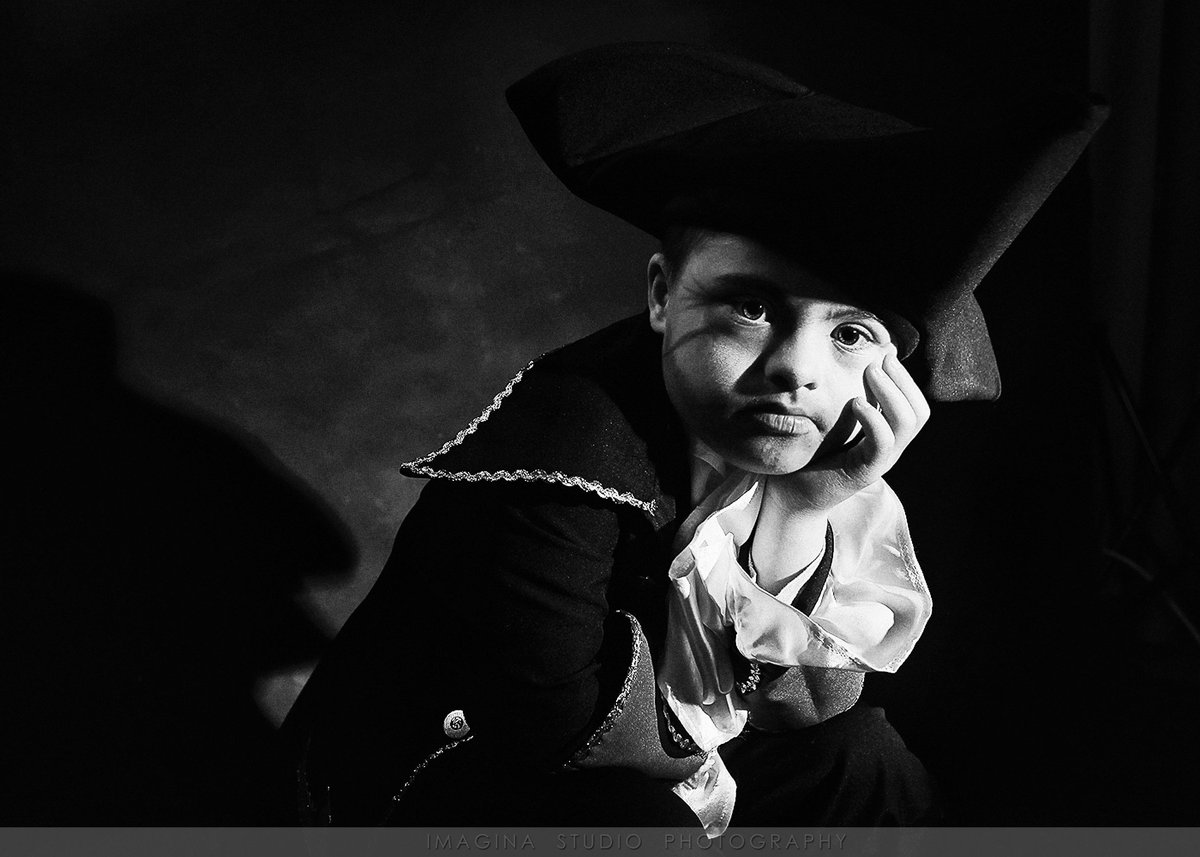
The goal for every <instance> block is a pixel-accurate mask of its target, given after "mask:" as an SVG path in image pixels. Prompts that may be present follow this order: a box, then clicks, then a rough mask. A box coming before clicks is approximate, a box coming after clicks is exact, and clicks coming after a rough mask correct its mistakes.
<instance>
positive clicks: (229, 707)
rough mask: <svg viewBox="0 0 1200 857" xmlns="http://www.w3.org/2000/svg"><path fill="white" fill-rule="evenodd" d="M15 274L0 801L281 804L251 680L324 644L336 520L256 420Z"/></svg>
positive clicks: (260, 810)
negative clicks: (217, 422)
mask: <svg viewBox="0 0 1200 857" xmlns="http://www.w3.org/2000/svg"><path fill="white" fill-rule="evenodd" d="M6 279H7V281H8V282H7V286H6V287H5V289H4V290H3V291H2V292H0V295H2V297H0V318H3V319H4V322H3V326H4V328H5V330H4V335H3V343H4V344H3V351H4V386H5V388H6V392H5V395H4V397H5V400H6V401H5V412H6V414H7V415H8V416H7V417H6V422H8V423H9V428H10V432H9V433H8V436H9V438H10V440H9V441H8V444H7V449H6V452H7V456H6V458H7V461H6V466H5V468H4V469H5V476H4V483H5V493H6V494H7V495H8V497H9V504H8V505H9V512H8V513H7V515H6V517H5V519H4V529H5V532H4V534H3V544H2V547H0V557H2V559H0V567H2V568H3V573H2V577H0V580H3V594H2V596H0V604H2V605H3V606H2V608H0V610H2V611H3V612H2V614H0V616H2V619H0V628H2V631H0V634H2V635H3V637H4V642H3V646H2V647H3V652H4V658H5V661H6V663H5V664H4V670H3V675H4V677H5V683H6V688H7V692H6V694H5V700H4V703H3V709H4V710H3V714H2V715H0V717H2V718H3V719H4V720H5V721H7V722H6V723H5V724H4V728H3V732H4V735H5V742H4V745H5V749H4V750H3V757H4V758H3V759H2V761H0V822H2V823H8V824H47V823H52V824H151V825H154V824H168V825H177V824H188V825H192V824H195V825H211V824H221V825H241V824H264V823H274V822H278V821H280V820H281V818H280V816H278V815H277V813H278V812H279V811H280V809H279V808H280V807H283V808H286V807H287V801H288V799H289V795H288V794H287V791H286V790H287V788H288V783H287V781H286V778H285V777H282V776H280V774H281V772H282V771H283V770H284V769H283V768H282V767H281V766H280V764H279V760H278V759H277V749H276V745H275V741H276V736H275V730H274V728H273V727H272V726H271V724H270V723H269V722H268V720H267V719H266V718H265V717H264V716H263V715H262V714H261V713H260V712H259V710H258V709H257V708H256V706H255V703H254V700H253V690H254V683H255V679H256V677H257V676H259V675H261V674H262V673H264V672H265V671H267V670H270V669H275V668H279V667H282V666H286V665H289V664H295V663H299V662H302V661H305V660H312V659H314V658H315V656H316V654H317V653H318V652H319V650H320V647H321V646H322V645H323V643H324V638H323V635H322V634H321V633H320V632H319V631H318V629H317V628H316V627H315V626H314V625H313V624H312V622H311V621H310V620H309V619H308V618H306V616H305V614H304V613H303V611H302V610H301V609H300V608H299V607H298V606H297V603H296V601H295V593H297V592H298V591H299V589H300V584H301V580H302V578H305V577H308V578H310V579H311V578H312V577H314V576H320V577H324V578H331V577H335V576H339V575H340V574H342V573H345V572H348V571H349V570H350V568H351V567H352V566H353V563H354V560H355V549H354V546H353V544H352V541H351V539H350V538H349V536H348V534H347V531H346V530H345V528H344V527H343V525H342V524H341V522H340V521H339V520H338V519H337V518H336V517H335V516H334V515H333V514H332V513H331V512H330V511H329V509H328V508H327V507H326V506H325V505H324V504H323V503H322V502H321V501H320V500H319V499H318V498H317V497H316V495H315V494H314V493H313V492H312V491H310V490H308V489H307V488H306V487H305V486H303V485H301V484H299V483H298V482H297V480H296V479H295V477H293V476H291V475H290V474H288V473H287V472H286V471H285V470H284V468H283V467H282V466H281V465H280V464H279V463H278V462H276V461H275V460H274V459H273V457H272V456H271V455H270V453H269V452H268V451H267V450H266V449H265V448H264V447H263V446H262V445H261V444H260V443H258V442H256V441H255V440H254V439H252V438H248V437H245V436H240V435H239V434H238V433H237V432H236V431H234V430H231V429H229V428H228V427H217V426H214V425H213V424H212V423H211V422H209V421H207V420H203V419H200V418H197V417H196V416H192V415H187V414H184V413H180V412H178V411H177V410H173V409H171V408H167V407H164V406H163V405H160V404H157V403H155V402H153V401H151V400H150V399H148V398H146V397H144V396H142V395H140V394H138V393H137V392H135V391H133V390H132V389H130V388H129V387H128V386H126V385H125V384H123V383H122V382H121V381H120V380H119V379H118V378H117V376H116V373H115V360H114V354H115V342H114V334H113V320H112V315H111V312H110V310H109V308H108V307H107V306H106V305H105V304H103V303H102V302H100V301H98V300H96V299H94V298H90V297H87V296H85V295H83V294H81V293H79V292H77V291H75V290H73V289H71V288H67V287H64V286H62V285H60V284H55V283H50V282H46V281H44V280H42V279H41V278H39V277H36V276H29V275H17V276H13V275H11V274H10V275H9V276H8V277H7V278H6ZM13 428H15V429H16V431H15V433H14V432H12V431H11V429H13Z"/></svg>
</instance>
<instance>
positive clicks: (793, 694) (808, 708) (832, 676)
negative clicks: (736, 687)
mask: <svg viewBox="0 0 1200 857" xmlns="http://www.w3.org/2000/svg"><path fill="white" fill-rule="evenodd" d="M864 676H865V673H861V672H858V671H857V670H839V669H832V668H829V667H809V666H798V667H791V668H790V669H788V670H787V671H786V672H784V673H783V675H781V676H779V677H778V678H777V679H775V680H774V681H771V682H767V683H765V684H761V685H759V687H758V689H757V690H755V691H754V692H752V693H749V694H747V695H746V696H744V697H743V698H744V699H745V701H746V704H747V705H748V706H749V708H750V716H749V723H750V725H751V726H753V727H755V728H756V729H762V730H763V731H766V732H783V731H785V730H789V729H804V728H806V727H808V726H815V725H816V724H818V723H821V722H822V721H825V720H828V719H829V718H830V717H833V716H834V715H836V714H841V713H842V712H843V711H846V710H847V709H849V708H850V707H851V706H852V705H854V703H856V702H857V701H858V698H859V695H860V694H861V693H862V688H863V678H864Z"/></svg>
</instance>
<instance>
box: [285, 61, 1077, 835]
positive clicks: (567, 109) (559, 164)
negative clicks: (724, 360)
mask: <svg viewBox="0 0 1200 857" xmlns="http://www.w3.org/2000/svg"><path fill="white" fill-rule="evenodd" d="M509 100H510V104H511V105H512V106H513V108H514V111H515V112H516V113H517V115H518V118H519V119H520V120H521V122H522V125H523V127H524V128H525V129H526V131H527V133H528V134H529V136H530V138H531V140H532V142H533V143H534V145H535V147H536V148H537V149H538V151H539V153H540V154H541V155H542V157H543V158H544V159H545V160H546V161H547V163H548V164H549V165H550V167H551V168H552V169H553V170H554V171H555V173H556V174H557V175H559V176H560V178H562V179H563V181H564V182H565V183H566V185H567V186H568V187H569V188H570V189H571V190H572V191H574V192H575V193H577V194H579V195H580V196H582V197H583V198H585V199H587V200H589V201H590V202H593V203H595V204H597V205H600V206H601V207H603V208H606V209H608V210H610V211H612V212H614V213H616V214H618V215H619V216H621V217H624V218H625V219H627V220H629V221H631V222H633V223H635V224H637V225H639V226H642V227H644V228H646V229H647V230H649V231H651V232H654V233H656V234H661V232H662V231H663V230H664V229H666V228H668V227H670V226H672V225H677V224H686V225H694V226H703V227H710V228H716V229H723V230H727V231H730V232H735V233H741V234H745V235H751V236H754V237H755V238H757V239H759V240H762V241H766V242H769V243H771V244H772V245H773V246H777V247H780V248H782V249H785V250H786V251H787V252H788V253H790V254H794V255H797V256H798V257H799V258H802V259H803V260H804V262H805V264H806V265H809V266H811V267H812V269H813V270H816V271H818V272H819V273H821V275H822V276H825V277H827V278H830V279H831V280H833V281H835V282H837V283H839V284H845V285H846V286H847V287H848V289H849V290H851V291H852V293H853V294H854V296H855V297H856V298H857V299H859V300H861V302H862V303H863V304H864V305H865V306H868V307H870V308H871V310H872V311H873V312H877V313H878V314H879V315H880V316H881V317H883V318H885V319H886V320H887V321H888V324H889V327H890V328H891V329H893V330H895V331H896V332H897V336H896V338H897V340H898V341H899V342H900V344H901V345H902V351H901V356H904V357H907V358H909V365H911V366H912V367H913V372H914V375H915V376H916V377H918V378H919V379H920V380H921V382H922V385H923V387H924V389H925V391H926V393H927V395H928V396H929V397H930V398H932V399H935V400H941V401H950V400H957V399H966V398H989V397H994V396H995V395H997V394H998V392H999V378H998V374H997V372H996V368H995V362H994V358H993V356H992V352H991V348H990V344H989V341H988V339H987V332H986V327H985V326H984V324H983V319H982V315H981V313H980V311H979V307H978V304H976V303H975V300H974V297H973V290H974V287H975V286H976V285H977V284H978V282H979V280H980V279H981V278H982V277H983V275H984V273H985V272H986V270H987V269H988V267H990V265H991V263H992V262H994V260H995V258H996V257H997V256H998V255H999V253H1000V252H1001V251H1002V250H1003V248H1004V247H1005V246H1007V244H1008V242H1009V241H1011V239H1012V238H1013V237H1014V236H1015V234H1016V233H1017V231H1019V230H1020V228H1021V227H1022V226H1023V225H1024V223H1025V222H1026V221H1027V220H1028V218H1029V217H1030V216H1031V215H1032V213H1033V211H1034V210H1036V208H1037V206H1038V205H1039V204H1040V203H1041V201H1042V200H1043V199H1044V198H1045V196H1046V195H1047V194H1048V193H1049V192H1050V190H1051V189H1052V188H1053V186H1054V184H1055V183H1056V182H1057V180H1058V179H1059V178H1061V176H1062V175H1063V173H1065V171H1066V170H1067V169H1068V168H1069V166H1070V164H1071V163H1072V162H1073V161H1074V160H1075V158H1076V157H1077V156H1078V154H1079V152H1080V151H1081V149H1082V147H1083V145H1084V143H1085V142H1086V139H1087V137H1088V135H1089V134H1090V133H1091V132H1092V130H1094V128H1095V126H1096V125H1097V124H1098V122H1099V112H1098V111H1097V110H1096V109H1095V108H1094V107H1092V106H1091V105H1088V104H1085V103H1079V102H1075V101H1073V100H1070V99H1065V98H1061V99H1048V100H1047V99H1043V100H1041V101H1039V102H1038V103H1036V104H1033V105H1031V106H1030V107H1029V109H1028V110H1027V111H1026V112H1025V113H1023V114H1021V115H1020V116H1017V117H1007V118H1006V119H1005V121H998V122H997V123H996V124H995V125H994V126H993V127H989V128H971V129H957V130H955V131H953V132H942V131H931V130H927V129H918V128H913V127H912V126H909V125H907V124H905V123H903V122H900V121H899V120H896V119H894V118H892V117H888V116H885V115H883V114H879V113H876V112H873V111H868V110H865V109H862V108H858V107H854V106H852V105H847V104H845V103H843V102H840V101H837V100H835V99H832V98H830V97H828V96H824V95H820V94H817V93H813V92H812V91H810V90H809V89H807V88H805V87H803V86H800V85H799V84H796V83H795V82H793V81H790V80H788V79H787V78H785V77H783V76H782V75H779V74H777V73H776V72H773V71H771V70H769V69H764V68H762V67H761V66H757V65H755V64H753V63H748V62H746V61H744V60H740V59H736V58H730V57H724V56H721V55H717V54H713V53H711V52H709V51H705V50H702V49H699V48H693V47H688V46H679V45H652V44H635V45H620V46H611V47H606V48H600V49H596V50H593V51H588V52H584V53H583V54H579V55H575V56H572V57H567V58H565V59H563V60H560V61H558V62H557V63H552V64H551V65H549V66H547V67H545V68H543V69H540V70H539V71H538V72H535V73H534V74H533V75H531V76H530V77H528V78H526V79H525V80H523V81H521V82H520V83H518V84H516V85H515V86H514V87H513V88H512V89H511V90H510V92H509ZM661 350H662V341H661V338H660V337H659V336H658V335H657V334H655V333H654V332H653V331H652V330H651V329H650V325H649V323H648V321H647V319H646V317H645V316H636V317H634V318H631V319H627V320H625V321H622V322H618V323H617V324H615V325H612V326H610V327H608V328H606V329H604V330H602V331H600V332H598V333H596V334H594V335H592V336H590V337H588V338H586V339H584V340H581V341H580V342H577V343H575V344H572V345H570V346H567V347H565V348H563V349H560V350H558V351H556V352H552V353H551V354H549V355H546V356H544V357H542V358H541V359H539V360H536V361H534V363H532V364H530V366H528V367H526V369H525V370H523V371H522V372H521V373H520V374H519V375H518V376H517V377H516V378H514V379H513V381H512V382H511V383H510V384H509V385H508V387H506V388H505V389H504V390H503V391H501V392H500V393H499V394H498V395H497V396H496V398H495V400H494V402H493V403H492V405H491V406H489V407H488V408H487V410H485V411H484V413H483V414H481V415H480V416H479V417H478V418H477V419H476V420H475V421H473V422H472V423H471V424H470V425H468V426H467V427H465V428H464V429H463V430H462V431H461V432H459V433H458V435H457V436H455V437H454V438H453V439H452V440H450V441H449V442H448V443H446V444H445V446H443V447H442V448H441V449H439V450H437V451H435V452H432V453H430V454H429V455H426V456H424V457H422V458H420V459H418V460H416V461H413V462H410V463H409V464H407V465H405V466H404V468H403V469H404V470H405V472H406V473H408V474H409V475H412V476H415V477H424V478H428V479H430V482H429V484H428V485H427V486H426V487H425V489H424V491H423V492H422V495H421V498H420V499H419V501H418V503H417V504H416V506H415V507H414V509H413V510H412V512H411V513H410V514H409V516H408V518H407V519H406V520H405V522H404V524H403V525H402V527H401V529H400V532H399V534H398V536H397V539H396V545H395V549H394V552H393V554H392V557H391V559H390V561H389V563H388V565H387V567H386V568H385V569H384V571H383V573H382V574H381V576H380V578H379V581H378V582H377V583H376V585H375V587H374V588H373V590H372V591H371V593H370V594H369V595H368V597H367V599H366V600H365V601H364V603H363V604H362V605H361V606H360V607H359V609H358V610H357V611H356V612H355V614H354V615H353V616H352V617H351V618H350V620H349V621H348V622H347V624H346V626H345V627H344V628H343V629H342V631H341V633H340V634H339V636H338V638H337V640H336V641H335V643H334V644H333V646H332V647H331V650H330V652H329V654H328V655H327V657H326V658H325V659H324V660H323V662H322V663H321V664H320V666H319V667H318V669H317V670H316V672H315V673H314V675H313V678H312V680H311V681H310V683H309V685H308V686H307V687H306V689H305V691H304V693H303V694H302V696H301V698H300V700H299V701H298V702H297V705H296V707H295V708H294V710H293V712H292V713H291V715H290V716H289V720H288V723H287V727H286V728H287V730H288V732H289V734H290V736H291V738H292V740H293V742H294V743H295V746H296V748H297V754H298V757H299V764H298V768H297V774H298V785H299V787H300V794H301V804H302V807H303V810H304V812H305V813H306V814H307V816H308V817H309V818H310V819H312V820H325V821H331V822H332V823H335V824H372V823H398V824H419V825H431V824H454V825H479V824H580V825H605V824H624V825H639V824H640V825H662V826H674V825H680V824H697V823H699V824H700V825H702V826H704V827H705V829H706V830H708V831H709V832H710V833H711V834H716V833H719V832H720V831H722V830H724V829H725V827H726V826H727V825H729V824H730V823H731V822H732V823H733V824H743V825H768V824H778V825H793V824H878V823H888V822H891V823H917V822H922V821H929V820H931V819H933V818H934V817H935V816H934V815H933V812H934V811H935V810H934V801H933V798H932V792H931V787H930V785H929V783H928V781H927V778H926V775H925V774H924V771H923V769H922V768H921V766H920V764H919V762H917V761H916V760H915V758H913V757H912V756H911V754H909V753H908V752H907V750H906V749H905V748H904V745H903V742H901V741H900V740H899V738H898V736H896V734H895V732H894V731H893V730H892V729H891V727H890V726H889V725H888V724H887V722H886V720H884V719H883V717H882V713H881V712H879V711H878V710H875V709H869V708H865V707H863V706H861V705H857V704H856V703H857V701H858V697H859V692H860V690H861V687H862V677H863V674H864V672H866V671H871V670H888V671H890V670H894V669H896V668H897V667H898V666H899V665H900V664H901V663H902V662H903V660H904V658H905V657H906V656H907V654H908V652H909V651H910V650H911V648H912V646H913V644H914V643H915V642H916V640H917V638H918V637H919V635H920V632H921V629H922V628H923V627H924V624H925V622H926V621H927V620H928V618H929V615H930V609H931V607H930V604H931V602H930V599H929V593H928V590H927V588H926V586H925V582H924V579H923V577H922V574H921V570H920V567H919V566H918V564H917V562H916V558H915V555H914V551H913V548H912V545H911V543H910V541H909V538H908V531H907V525H906V523H905V520H904V513H903V509H902V508H901V506H900V503H899V500H898V499H897V498H896V497H895V495H894V494H893V493H892V492H891V491H890V489H889V488H888V487H887V486H886V484H884V483H883V482H882V481H879V482H878V483H876V484H875V485H872V486H871V487H870V488H868V489H864V490H863V491H861V492H859V493H858V494H856V495H855V496H853V497H851V498H850V499H849V500H847V501H845V502H844V503H842V504H841V505H839V506H838V507H837V508H836V509H834V510H833V512H831V513H830V516H829V528H828V533H827V536H826V541H825V549H824V551H823V552H822V554H821V556H820V557H819V558H818V559H817V560H816V561H814V563H813V564H812V566H811V568H808V569H807V570H805V572H804V574H803V575H801V576H799V577H798V578H797V580H796V583H795V584H794V585H793V586H791V587H790V588H787V589H785V590H784V591H783V592H781V593H779V594H778V595H777V596H775V595H769V594H767V593H766V592H765V591H764V590H762V589H760V588H759V587H758V586H757V585H756V583H755V578H754V570H753V568H752V567H751V566H750V564H749V563H748V561H747V558H746V555H745V551H744V548H745V546H746V545H747V543H748V540H749V537H750V533H751V531H752V530H753V527H754V521H755V516H756V513H757V503H758V502H759V501H760V498H761V494H762V478H761V477H755V476H754V475H753V474H746V473H740V472H738V471H736V469H730V468H727V467H726V466H725V463H724V462H723V461H721V460H720V458H719V456H714V455H713V454H712V451H711V450H709V449H706V448H705V446H704V444H703V443H702V442H700V441H699V439H697V438H694V437H689V436H688V435H687V433H686V432H685V430H684V427H683V425H682V424H681V422H680V419H679V417H678V415H677V414H676V413H675V410H674V409H673V407H672V404H671V401H670V398H669V396H668V394H667V390H666V389H665V387H664V382H663V375H662V368H661Z"/></svg>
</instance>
